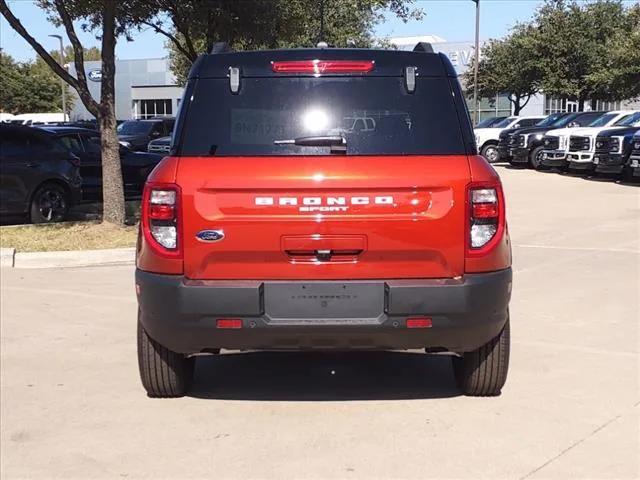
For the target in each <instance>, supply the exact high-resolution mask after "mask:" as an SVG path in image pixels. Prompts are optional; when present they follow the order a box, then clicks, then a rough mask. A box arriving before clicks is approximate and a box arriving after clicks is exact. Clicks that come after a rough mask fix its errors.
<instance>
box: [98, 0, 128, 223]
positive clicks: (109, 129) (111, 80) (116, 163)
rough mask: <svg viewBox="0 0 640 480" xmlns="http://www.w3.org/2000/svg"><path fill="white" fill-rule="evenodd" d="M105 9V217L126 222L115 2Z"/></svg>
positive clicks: (105, 1) (102, 117) (105, 0)
mask: <svg viewBox="0 0 640 480" xmlns="http://www.w3.org/2000/svg"><path fill="white" fill-rule="evenodd" d="M102 12H103V15H102V21H103V33H102V85H101V89H100V116H99V119H98V121H99V122H100V135H101V138H102V145H101V146H102V221H103V222H108V223H113V224H115V225H124V222H125V207H124V188H123V182H122V168H121V165H120V144H119V143H118V134H117V133H116V104H115V74H116V62H115V47H116V35H115V27H116V24H115V13H116V2H113V1H111V0H103V9H102Z"/></svg>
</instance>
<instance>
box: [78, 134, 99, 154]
mask: <svg viewBox="0 0 640 480" xmlns="http://www.w3.org/2000/svg"><path fill="white" fill-rule="evenodd" d="M82 143H83V144H84V150H85V151H86V152H87V153H88V154H90V155H100V153H101V151H102V148H101V144H100V136H99V135H83V136H82Z"/></svg>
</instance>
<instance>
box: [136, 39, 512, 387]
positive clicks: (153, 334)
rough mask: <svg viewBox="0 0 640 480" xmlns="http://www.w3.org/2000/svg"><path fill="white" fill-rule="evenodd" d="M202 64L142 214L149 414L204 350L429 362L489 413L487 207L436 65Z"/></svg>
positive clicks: (483, 172) (489, 181) (384, 54)
mask: <svg viewBox="0 0 640 480" xmlns="http://www.w3.org/2000/svg"><path fill="white" fill-rule="evenodd" d="M215 50H216V53H212V54H208V55H203V56H201V57H200V58H199V59H198V60H197V61H196V63H195V64H194V66H193V68H192V69H191V73H190V75H189V80H188V83H187V86H186V90H185V93H184V97H183V101H182V104H181V109H180V113H179V116H178V118H177V122H176V128H175V131H174V135H173V142H172V147H171V154H170V156H168V157H166V158H165V159H164V160H163V161H162V162H161V163H160V164H159V165H158V166H157V167H156V169H155V170H154V171H153V172H152V173H151V175H150V176H149V178H148V181H147V184H146V186H145V190H144V195H143V202H142V218H141V226H140V235H139V240H138V247H137V269H136V291H137V295H138V303H139V314H138V358H139V367H140V374H141V379H142V384H143V386H144V388H145V389H146V390H147V392H148V394H149V396H153V397H174V396H181V395H184V394H185V393H186V392H187V391H188V389H189V386H190V383H191V381H192V378H193V370H194V361H195V356H196V355H198V354H203V353H211V354H216V353H218V352H219V351H220V349H231V350H247V349H252V350H255V349H258V350H263V349H264V350H267V349H270V350H272V349H275V350H290V349H297V350H308V349H323V350H329V349H337V350H366V349H425V350H426V352H427V353H441V352H446V353H448V354H450V355H451V357H452V360H453V370H454V373H455V376H456V379H457V382H458V384H459V386H460V388H461V390H462V391H463V393H465V394H468V395H498V394H499V393H500V390H501V388H502V386H503V385H504V383H505V380H506V376H507V368H508V362H509V309H508V305H509V300H510V296H511V247H510V242H509V236H508V232H507V224H506V218H505V202H504V196H503V191H502V186H501V183H500V179H499V177H498V175H497V174H496V172H495V171H494V170H493V168H492V167H491V166H490V165H489V164H488V163H487V162H486V160H484V159H483V158H482V157H481V156H478V154H477V151H476V150H477V149H476V145H475V141H474V136H473V130H472V127H471V123H470V120H469V114H468V112H467V108H466V104H465V100H464V96H463V93H462V91H461V89H460V85H459V83H458V80H457V77H456V73H455V71H454V69H453V67H452V66H451V64H450V62H449V60H448V59H447V57H445V56H444V55H442V54H436V53H433V51H432V49H431V47H430V46H429V45H428V44H418V45H417V46H416V48H415V49H414V51H413V52H401V51H386V50H367V49H333V48H318V49H296V50H273V51H256V52H241V53H234V52H231V51H228V50H227V49H225V48H220V46H216V48H215Z"/></svg>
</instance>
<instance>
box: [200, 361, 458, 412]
mask: <svg viewBox="0 0 640 480" xmlns="http://www.w3.org/2000/svg"><path fill="white" fill-rule="evenodd" d="M188 395H189V396H191V397H195V398H203V399H224V400H272V401H273V400H294V401H344V400H408V399H428V398H448V397H454V396H458V395H461V394H460V392H459V390H458V389H457V387H456V385H455V382H454V378H453V370H452V368H451V359H450V358H449V357H447V356H442V355H427V354H424V353H414V352H335V353H327V352H308V353H307V352H303V353H297V352H293V353H288V352H248V353H223V354H221V355H216V356H211V357H199V358H198V359H197V362H196V372H195V381H194V385H193V387H192V389H191V390H190V392H189V394H188Z"/></svg>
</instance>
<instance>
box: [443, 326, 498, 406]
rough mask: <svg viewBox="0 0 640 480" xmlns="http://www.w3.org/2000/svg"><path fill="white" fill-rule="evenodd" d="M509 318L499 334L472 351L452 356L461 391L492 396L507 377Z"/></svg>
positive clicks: (475, 395)
mask: <svg viewBox="0 0 640 480" xmlns="http://www.w3.org/2000/svg"><path fill="white" fill-rule="evenodd" d="M509 336H510V335H509V320H508V319H507V323H506V324H505V326H504V328H503V329H502V331H501V332H500V334H499V335H498V336H497V337H495V338H493V339H491V340H490V341H489V342H487V343H486V344H485V345H483V346H481V347H480V348H478V349H477V350H474V351H473V352H467V353H465V354H463V355H462V356H460V357H453V371H454V374H455V377H456V382H457V384H458V386H459V387H460V389H461V390H462V393H464V394H465V395H468V396H472V397H493V396H497V395H500V391H501V390H502V387H503V386H504V384H505V382H506V380H507V371H508V370H509V350H510V339H509Z"/></svg>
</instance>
